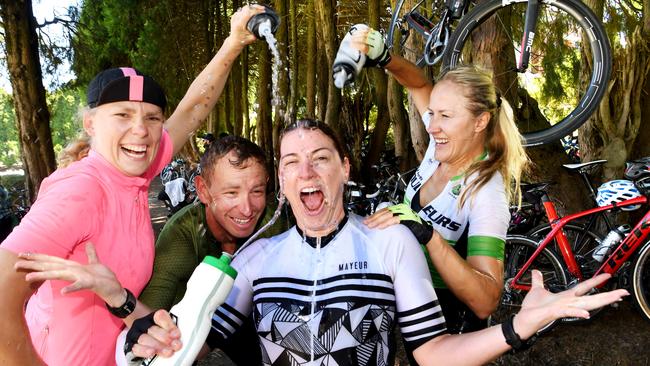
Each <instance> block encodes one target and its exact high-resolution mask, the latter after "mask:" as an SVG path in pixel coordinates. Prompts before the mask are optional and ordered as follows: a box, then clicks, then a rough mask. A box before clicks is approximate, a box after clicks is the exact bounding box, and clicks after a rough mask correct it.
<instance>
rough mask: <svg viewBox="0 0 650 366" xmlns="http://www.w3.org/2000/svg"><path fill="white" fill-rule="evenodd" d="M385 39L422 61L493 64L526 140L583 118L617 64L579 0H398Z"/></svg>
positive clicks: (544, 138)
mask: <svg viewBox="0 0 650 366" xmlns="http://www.w3.org/2000/svg"><path fill="white" fill-rule="evenodd" d="M411 4H414V5H412V6H411ZM456 23H457V24H456ZM455 24H456V25H455ZM387 43H388V44H389V46H390V47H392V48H393V52H397V53H399V54H401V55H403V56H405V57H406V58H407V59H410V60H415V62H416V63H417V64H418V65H419V66H424V65H433V64H436V63H438V62H440V61H442V67H443V69H447V68H453V67H455V66H456V65H459V64H469V63H476V64H488V65H492V68H493V71H494V78H495V82H496V84H497V86H498V87H499V89H500V90H501V92H502V93H503V95H504V97H506V98H507V99H508V101H509V102H510V104H511V105H512V107H513V109H514V111H515V114H516V115H515V119H516V121H517V124H518V126H519V130H520V131H521V133H522V135H523V136H524V139H525V144H526V145H527V146H532V145H541V144H545V143H549V142H552V141H557V140H559V139H560V138H562V137H564V136H566V135H569V134H570V133H571V132H573V131H575V130H576V129H577V128H578V127H580V125H582V124H583V123H584V122H586V121H587V119H588V118H589V117H590V116H591V114H592V113H593V112H594V111H595V109H596V108H597V107H598V104H599V103H600V100H601V99H602V98H603V95H604V93H605V91H606V87H607V82H608V80H609V77H610V74H611V70H612V55H611V50H610V45H609V40H608V38H607V33H605V30H604V28H603V26H602V24H601V22H600V20H599V19H598V17H596V15H595V14H594V13H593V12H592V11H591V10H590V9H589V8H588V7H587V6H586V5H585V4H583V3H582V2H581V1H580V0H541V1H539V0H531V1H528V0H487V1H482V0H478V1H476V0H435V1H425V0H421V1H417V2H416V1H414V0H398V1H397V4H396V6H395V7H394V9H393V13H392V17H391V22H390V25H389V29H388V34H387ZM508 55H510V56H508ZM497 57H498V59H496V58H497Z"/></svg>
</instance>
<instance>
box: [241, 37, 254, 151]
mask: <svg viewBox="0 0 650 366" xmlns="http://www.w3.org/2000/svg"><path fill="white" fill-rule="evenodd" d="M248 49H249V47H246V48H245V49H244V51H243V52H242V53H241V56H239V57H240V59H241V62H242V69H241V75H240V76H239V78H240V79H239V80H240V82H241V85H242V100H241V105H242V111H243V113H244V115H243V121H242V124H243V126H242V131H243V134H242V135H243V136H244V137H246V138H247V139H251V138H252V136H251V126H250V123H251V121H250V115H249V113H248V112H249V111H248V109H249V103H248V68H249V65H250V60H249V59H248V53H249V50H248Z"/></svg>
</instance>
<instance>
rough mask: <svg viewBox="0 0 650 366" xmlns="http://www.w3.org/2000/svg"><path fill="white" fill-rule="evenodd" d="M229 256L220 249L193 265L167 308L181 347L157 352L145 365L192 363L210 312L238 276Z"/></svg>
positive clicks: (163, 365) (198, 349) (221, 300)
mask: <svg viewBox="0 0 650 366" xmlns="http://www.w3.org/2000/svg"><path fill="white" fill-rule="evenodd" d="M230 260H231V257H230V255H229V254H228V253H223V254H222V255H221V258H219V259H217V258H215V257H211V256H206V257H205V258H204V259H203V262H201V263H200V264H199V266H198V267H196V269H195V270H194V272H193V273H192V276H191V277H190V280H189V281H188V282H187V291H186V292H185V296H183V299H182V300H181V301H180V302H179V303H178V304H176V305H174V306H173V307H172V309H171V310H170V311H169V312H170V313H171V314H172V318H176V325H177V326H178V329H180V331H181V342H182V343H183V347H182V348H181V349H180V350H178V351H177V352H176V353H174V355H173V356H172V357H169V358H164V357H159V356H158V357H155V358H154V359H153V360H151V361H145V363H144V364H145V365H152V366H153V365H155V366H171V365H174V366H181V365H182V366H185V365H187V366H190V365H192V363H193V362H194V360H195V359H196V356H197V355H198V353H199V351H200V350H201V347H202V346H203V344H204V343H205V339H206V338H207V337H208V333H209V331H210V326H211V322H212V314H213V313H214V311H215V310H216V309H217V307H219V305H221V304H223V303H224V301H226V298H227V297H228V294H229V293H230V290H231V289H232V285H233V283H234V282H235V277H237V271H235V269H234V268H232V267H231V266H230Z"/></svg>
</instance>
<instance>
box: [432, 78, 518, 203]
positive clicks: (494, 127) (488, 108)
mask: <svg viewBox="0 0 650 366" xmlns="http://www.w3.org/2000/svg"><path fill="white" fill-rule="evenodd" d="M442 81H449V82H452V83H454V84H456V85H458V86H461V87H463V89H464V91H465V95H464V96H465V98H467V100H468V101H469V103H468V105H467V108H468V109H469V111H470V112H471V113H472V114H473V115H474V116H479V115H480V114H482V113H484V112H488V113H490V121H489V122H488V125H487V128H486V130H485V131H486V136H485V148H486V150H487V152H488V156H487V158H486V159H484V160H480V161H476V162H474V163H473V164H472V165H470V167H469V168H468V169H467V171H466V172H465V179H467V178H468V177H470V176H472V175H473V174H474V173H476V174H477V175H478V176H477V177H476V179H473V180H472V181H471V182H470V183H469V184H468V185H467V186H466V187H465V189H464V190H463V192H462V194H461V196H460V200H459V204H460V206H462V205H463V204H464V203H465V201H466V199H467V197H470V198H471V197H472V195H473V194H474V192H477V191H478V190H479V189H480V188H481V187H483V186H484V185H485V184H486V183H487V182H488V181H489V180H490V179H491V178H492V176H493V175H494V173H495V172H499V173H501V176H502V177H503V182H504V185H505V188H506V193H507V195H508V199H509V200H510V201H511V202H512V201H516V202H517V203H518V204H519V205H520V204H521V188H520V182H521V175H522V174H523V172H524V171H525V169H526V167H527V165H528V163H529V159H528V155H527V154H526V151H524V147H523V145H522V141H523V139H522V136H521V134H520V133H519V130H518V129H517V126H516V124H515V121H514V113H513V111H512V108H511V107H510V104H508V102H507V101H506V100H505V99H503V98H501V96H500V94H499V93H498V91H497V90H496V87H495V86H494V82H493V81H492V75H490V73H488V72H487V71H485V70H481V69H479V68H477V67H476V66H459V67H457V68H455V69H452V70H448V71H446V72H445V73H443V74H442V75H441V77H440V79H439V80H438V82H442Z"/></svg>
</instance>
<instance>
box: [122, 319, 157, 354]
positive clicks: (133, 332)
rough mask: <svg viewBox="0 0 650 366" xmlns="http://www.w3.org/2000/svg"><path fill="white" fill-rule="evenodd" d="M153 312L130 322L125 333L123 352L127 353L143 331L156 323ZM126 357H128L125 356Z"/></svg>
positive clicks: (145, 331)
mask: <svg viewBox="0 0 650 366" xmlns="http://www.w3.org/2000/svg"><path fill="white" fill-rule="evenodd" d="M154 314H155V311H154V312H151V313H150V314H149V315H147V316H145V317H142V318H139V319H136V320H135V321H134V322H133V324H131V329H129V331H128V332H127V333H126V341H125V342H124V354H125V355H128V354H129V352H131V350H133V346H134V345H135V344H136V343H138V339H139V338H140V336H141V335H143V334H144V333H147V331H148V330H149V328H151V327H153V326H154V325H156V322H154V320H153V315H154ZM127 359H128V357H127Z"/></svg>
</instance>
